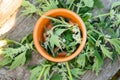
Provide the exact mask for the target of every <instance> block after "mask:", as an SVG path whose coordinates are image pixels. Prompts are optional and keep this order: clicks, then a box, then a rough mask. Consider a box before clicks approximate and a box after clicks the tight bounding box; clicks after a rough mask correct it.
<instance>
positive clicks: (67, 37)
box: [42, 16, 81, 57]
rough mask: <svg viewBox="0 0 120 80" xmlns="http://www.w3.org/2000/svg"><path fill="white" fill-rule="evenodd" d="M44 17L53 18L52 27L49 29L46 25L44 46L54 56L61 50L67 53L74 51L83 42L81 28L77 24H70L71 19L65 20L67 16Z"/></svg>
mask: <svg viewBox="0 0 120 80" xmlns="http://www.w3.org/2000/svg"><path fill="white" fill-rule="evenodd" d="M44 17H45V18H48V19H51V25H52V27H51V29H47V26H45V32H44V38H45V42H44V43H43V44H42V45H43V47H44V48H45V49H46V50H47V51H48V52H49V54H52V56H54V57H56V56H57V54H59V53H61V52H66V53H67V55H70V54H71V53H73V52H74V51H75V50H76V48H77V45H79V44H80V42H81V35H80V30H79V27H78V26H77V24H75V23H73V24H70V23H69V21H65V19H66V18H62V17H58V18H53V17H47V16H44ZM59 18H60V19H59ZM76 33H77V34H76ZM55 49H57V50H55ZM50 51H51V52H50Z"/></svg>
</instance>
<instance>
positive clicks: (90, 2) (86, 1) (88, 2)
mask: <svg viewBox="0 0 120 80" xmlns="http://www.w3.org/2000/svg"><path fill="white" fill-rule="evenodd" d="M83 2H84V4H85V6H87V7H93V5H94V1H93V0H83Z"/></svg>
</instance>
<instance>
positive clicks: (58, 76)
mask: <svg viewBox="0 0 120 80" xmlns="http://www.w3.org/2000/svg"><path fill="white" fill-rule="evenodd" d="M51 80H62V78H61V75H60V74H55V75H53V77H52V78H51Z"/></svg>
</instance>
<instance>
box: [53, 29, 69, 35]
mask: <svg viewBox="0 0 120 80" xmlns="http://www.w3.org/2000/svg"><path fill="white" fill-rule="evenodd" d="M66 30H68V29H57V30H56V31H55V34H56V35H61V34H62V33H63V32H65V31H66Z"/></svg>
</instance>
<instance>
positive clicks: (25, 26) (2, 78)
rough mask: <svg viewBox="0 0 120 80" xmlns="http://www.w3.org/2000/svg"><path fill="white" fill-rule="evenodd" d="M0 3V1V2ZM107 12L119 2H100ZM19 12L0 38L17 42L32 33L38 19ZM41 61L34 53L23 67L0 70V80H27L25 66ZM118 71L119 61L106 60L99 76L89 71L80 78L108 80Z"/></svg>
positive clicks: (27, 74)
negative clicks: (11, 26) (8, 29)
mask: <svg viewBox="0 0 120 80" xmlns="http://www.w3.org/2000/svg"><path fill="white" fill-rule="evenodd" d="M0 1H1V0H0ZM102 1H103V3H104V5H105V6H106V8H105V9H104V10H107V9H109V8H110V5H111V3H112V2H114V1H120V0H102ZM20 14H21V13H20V11H19V13H18V14H17V17H16V23H15V26H14V27H13V28H12V29H11V30H10V31H9V32H8V33H6V34H4V35H3V36H0V38H3V37H7V38H9V39H13V40H17V41H19V40H20V39H21V38H22V37H24V36H25V35H27V34H28V33H31V32H32V31H33V28H34V25H35V22H36V20H37V18H38V17H28V16H20ZM42 60H43V58H42V57H40V55H39V54H38V53H36V52H34V53H33V58H32V60H31V61H30V62H29V63H28V64H26V65H25V66H23V67H19V68H17V69H15V70H9V69H8V67H4V68H0V80H29V77H30V71H29V70H27V67H26V66H29V65H34V64H39V63H40V62H41V61H42ZM119 69H120V61H118V60H116V61H115V63H112V62H111V60H109V59H106V60H105V61H104V66H103V68H102V70H101V71H100V73H99V75H98V76H96V75H95V73H94V72H92V71H91V70H89V71H87V72H86V74H85V75H83V76H82V80H110V78H111V77H112V76H113V75H114V74H115V73H116V72H117V71H118V70H119Z"/></svg>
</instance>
